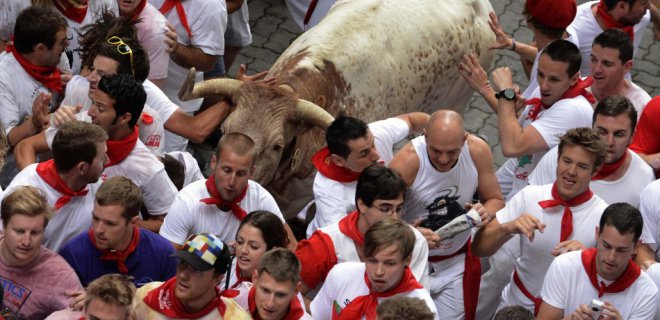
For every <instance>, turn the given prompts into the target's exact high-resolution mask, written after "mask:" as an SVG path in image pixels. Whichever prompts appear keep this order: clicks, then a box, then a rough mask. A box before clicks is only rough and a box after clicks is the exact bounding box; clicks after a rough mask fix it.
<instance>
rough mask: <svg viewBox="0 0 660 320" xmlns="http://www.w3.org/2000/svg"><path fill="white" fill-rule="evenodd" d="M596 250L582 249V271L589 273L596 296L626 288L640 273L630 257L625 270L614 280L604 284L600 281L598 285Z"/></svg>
mask: <svg viewBox="0 0 660 320" xmlns="http://www.w3.org/2000/svg"><path fill="white" fill-rule="evenodd" d="M596 252H597V250H596V248H590V249H586V250H582V265H583V266H584V271H585V272H587V275H589V280H591V285H593V286H594V288H596V289H598V298H600V297H602V296H603V294H605V293H617V292H621V291H624V290H626V289H628V288H629V287H630V286H631V285H632V284H633V282H635V280H637V278H638V277H639V275H640V274H641V269H640V268H639V266H637V265H636V264H635V262H633V261H632V259H630V260H628V267H626V270H625V271H624V272H623V273H622V274H621V275H620V276H619V277H618V278H616V280H615V281H614V282H612V283H611V284H610V285H609V286H606V285H605V283H604V282H602V281H601V282H600V285H599V284H598V272H597V271H596Z"/></svg>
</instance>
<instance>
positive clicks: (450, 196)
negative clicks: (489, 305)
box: [390, 110, 504, 319]
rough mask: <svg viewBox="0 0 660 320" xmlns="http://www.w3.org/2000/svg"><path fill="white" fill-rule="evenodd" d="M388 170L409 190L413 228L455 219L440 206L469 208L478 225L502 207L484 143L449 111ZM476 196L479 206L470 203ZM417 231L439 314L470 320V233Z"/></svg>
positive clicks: (476, 269) (475, 284)
mask: <svg viewBox="0 0 660 320" xmlns="http://www.w3.org/2000/svg"><path fill="white" fill-rule="evenodd" d="M390 167H391V168H392V169H395V170H397V171H399V172H400V173H401V176H402V178H403V180H404V181H405V183H406V184H407V186H408V187H409V190H408V194H407V196H406V207H407V214H406V215H405V216H404V217H403V218H404V219H405V220H407V221H408V222H411V223H414V224H415V225H419V223H420V221H421V220H422V219H425V218H427V217H428V216H429V215H431V214H433V215H436V214H437V215H449V216H448V219H447V220H448V221H450V220H451V218H453V217H452V215H458V214H459V213H458V212H448V210H446V208H445V207H444V203H443V202H444V201H449V200H454V201H457V202H458V203H459V204H460V205H461V206H465V207H466V209H467V208H469V207H470V206H472V207H474V209H476V210H477V212H478V213H479V216H480V217H481V219H482V221H483V222H482V224H485V223H486V222H488V221H490V220H491V219H492V217H493V216H494V214H495V212H497V211H498V210H499V209H501V208H503V207H504V200H503V197H502V192H501V191H500V187H499V184H498V183H497V179H496V177H495V171H494V169H493V155H492V153H491V152H490V148H489V147H488V144H486V142H484V141H483V140H481V139H479V138H477V137H475V136H474V135H471V134H468V133H466V132H465V129H464V126H463V118H461V116H460V115H459V114H458V113H456V112H454V111H450V110H440V111H436V112H435V113H433V114H432V115H431V118H430V119H429V122H428V124H427V127H426V129H425V134H424V136H421V137H418V138H415V139H414V140H412V141H411V142H409V143H408V144H407V145H406V146H405V147H404V148H403V149H402V150H401V151H400V152H399V153H397V155H396V156H395V157H394V159H393V160H392V162H391V163H390ZM475 192H477V193H478V195H479V202H478V203H476V204H472V199H473V196H474V194H475ZM443 200H444V201H443ZM452 211H453V210H452ZM417 228H418V229H419V231H420V232H421V233H422V234H423V235H424V236H425V237H426V239H427V241H428V244H429V270H430V272H431V275H430V278H429V290H430V291H431V295H432V297H433V301H434V302H435V304H436V307H437V308H438V314H442V315H443V317H446V318H448V319H461V318H465V319H474V314H475V310H476V302H477V295H478V291H479V279H480V276H481V266H480V264H479V259H478V258H476V257H474V256H473V255H472V254H471V252H470V251H471V250H470V243H471V239H470V234H471V233H470V230H466V231H463V232H461V233H459V234H457V235H455V236H454V237H452V238H450V239H442V238H441V236H439V235H437V234H436V233H435V232H433V230H430V229H427V228H423V227H419V226H418V227H417ZM464 288H465V289H466V290H465V291H464V290H463V289H464ZM457 306H464V307H457Z"/></svg>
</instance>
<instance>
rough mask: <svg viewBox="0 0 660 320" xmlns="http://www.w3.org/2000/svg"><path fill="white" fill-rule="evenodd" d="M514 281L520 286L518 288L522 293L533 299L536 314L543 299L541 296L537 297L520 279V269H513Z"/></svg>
mask: <svg viewBox="0 0 660 320" xmlns="http://www.w3.org/2000/svg"><path fill="white" fill-rule="evenodd" d="M513 283H515V284H516V287H518V290H520V292H522V294H524V295H525V297H527V299H529V300H531V301H532V302H534V315H536V314H537V313H539V308H541V304H542V303H543V299H541V298H539V297H535V296H534V295H533V294H532V293H531V292H529V290H527V288H525V285H524V284H523V283H522V281H521V280H520V277H518V270H516V269H513Z"/></svg>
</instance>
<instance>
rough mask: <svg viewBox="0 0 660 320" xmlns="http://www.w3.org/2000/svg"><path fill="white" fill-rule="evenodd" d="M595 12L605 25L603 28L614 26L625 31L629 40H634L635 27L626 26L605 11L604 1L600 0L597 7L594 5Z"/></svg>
mask: <svg viewBox="0 0 660 320" xmlns="http://www.w3.org/2000/svg"><path fill="white" fill-rule="evenodd" d="M596 14H597V15H599V16H600V19H601V20H602V21H603V24H604V25H605V29H610V28H616V29H621V30H622V31H623V32H625V33H627V34H628V36H629V37H630V42H633V41H634V40H635V28H634V26H627V25H625V24H623V23H621V22H619V21H616V20H615V19H614V18H613V17H612V16H611V15H610V13H609V12H607V6H606V5H605V1H603V0H600V2H599V3H598V7H596Z"/></svg>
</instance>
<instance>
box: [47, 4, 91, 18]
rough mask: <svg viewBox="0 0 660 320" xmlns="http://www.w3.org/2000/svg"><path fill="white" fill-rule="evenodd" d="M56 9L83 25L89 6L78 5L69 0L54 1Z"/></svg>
mask: <svg viewBox="0 0 660 320" xmlns="http://www.w3.org/2000/svg"><path fill="white" fill-rule="evenodd" d="M53 4H54V5H55V8H57V10H59V11H60V12H61V13H62V14H63V15H64V16H65V17H67V18H69V19H70V20H73V21H75V22H78V23H82V21H83V20H85V16H86V15H87V7H88V5H87V4H85V5H76V4H73V3H71V2H70V1H67V0H54V1H53Z"/></svg>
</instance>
